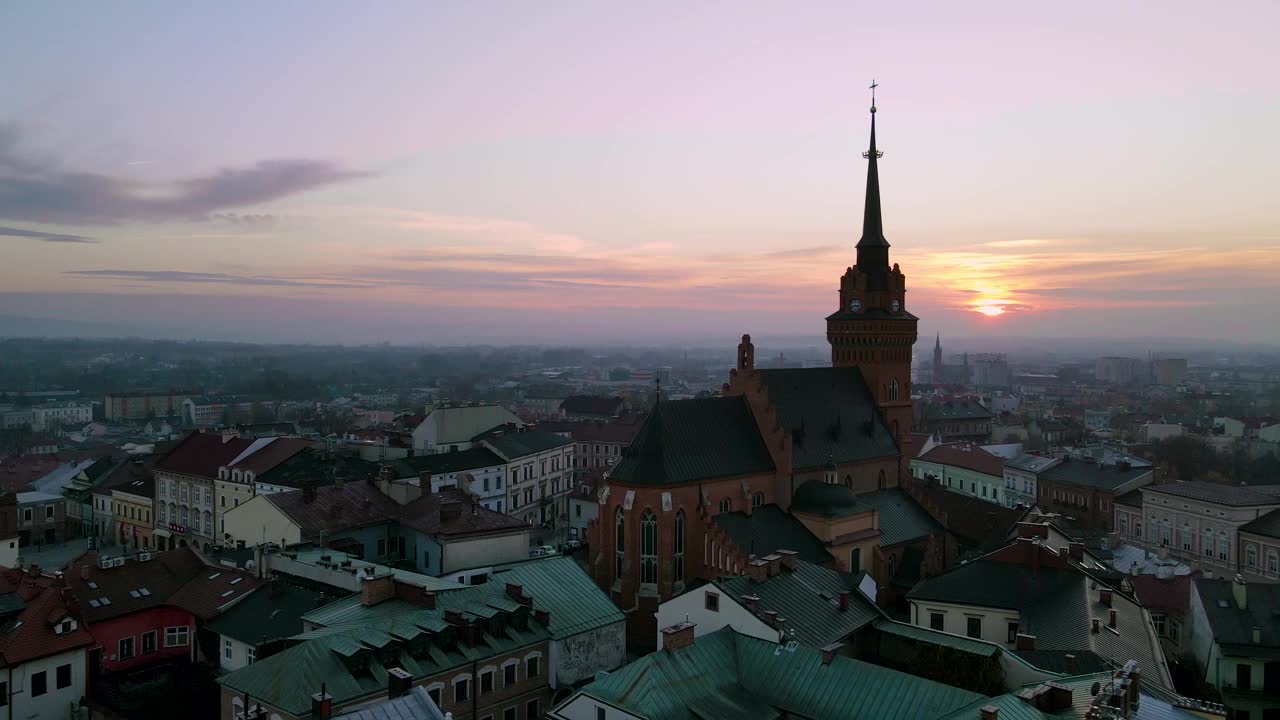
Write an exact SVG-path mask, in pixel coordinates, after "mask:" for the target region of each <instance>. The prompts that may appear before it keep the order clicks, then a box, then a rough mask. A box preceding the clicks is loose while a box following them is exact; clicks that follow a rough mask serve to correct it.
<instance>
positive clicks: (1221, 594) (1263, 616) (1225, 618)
mask: <svg viewBox="0 0 1280 720" xmlns="http://www.w3.org/2000/svg"><path fill="white" fill-rule="evenodd" d="M1233 582H1234V581H1233V580H1228V579H1226V578H1214V579H1207V578H1199V579H1197V580H1196V581H1195V590H1196V592H1197V593H1199V594H1200V604H1201V605H1202V606H1203V607H1204V612H1205V616H1206V617H1207V618H1208V620H1209V628H1210V629H1211V630H1212V631H1213V639H1214V641H1215V642H1217V643H1218V644H1219V645H1220V646H1222V652H1223V654H1224V655H1232V656H1237V657H1259V658H1268V659H1270V660H1280V622H1277V621H1276V619H1277V617H1280V585H1273V584H1268V583H1248V584H1245V585H1244V593H1245V601H1246V602H1245V607H1240V604H1239V603H1237V602H1236V598H1235V595H1234V593H1233V588H1232V583H1233ZM1255 629H1257V630H1258V642H1254V641H1253V633H1254V630H1255Z"/></svg>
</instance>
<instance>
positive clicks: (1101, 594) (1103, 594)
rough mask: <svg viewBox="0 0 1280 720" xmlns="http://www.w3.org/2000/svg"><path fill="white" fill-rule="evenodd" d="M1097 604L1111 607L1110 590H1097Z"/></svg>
mask: <svg viewBox="0 0 1280 720" xmlns="http://www.w3.org/2000/svg"><path fill="white" fill-rule="evenodd" d="M1098 602H1100V603H1102V604H1103V605H1106V606H1107V607H1111V588H1098Z"/></svg>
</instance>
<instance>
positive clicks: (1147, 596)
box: [1129, 574, 1194, 617]
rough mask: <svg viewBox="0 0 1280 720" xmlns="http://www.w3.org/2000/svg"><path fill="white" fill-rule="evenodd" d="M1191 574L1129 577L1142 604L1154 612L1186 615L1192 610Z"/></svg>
mask: <svg viewBox="0 0 1280 720" xmlns="http://www.w3.org/2000/svg"><path fill="white" fill-rule="evenodd" d="M1193 579H1194V578H1193V577H1192V576H1191V575H1190V574H1187V575H1173V576H1171V577H1167V578H1162V577H1157V576H1156V575H1134V576H1132V577H1130V578H1129V582H1131V583H1132V584H1133V593H1134V595H1135V596H1136V597H1137V598H1138V602H1140V603H1142V606H1143V607H1145V608H1146V609H1148V610H1150V611H1151V612H1153V613H1168V614H1171V615H1174V616H1176V617H1186V616H1187V613H1188V612H1190V610H1191V584H1192V580H1193Z"/></svg>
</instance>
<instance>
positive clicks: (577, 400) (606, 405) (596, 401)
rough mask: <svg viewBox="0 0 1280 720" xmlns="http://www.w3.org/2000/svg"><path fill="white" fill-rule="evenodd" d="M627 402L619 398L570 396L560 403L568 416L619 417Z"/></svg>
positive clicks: (561, 408)
mask: <svg viewBox="0 0 1280 720" xmlns="http://www.w3.org/2000/svg"><path fill="white" fill-rule="evenodd" d="M624 405H625V402H624V401H623V399H622V398H620V397H617V396H599V395H570V396H569V397H567V398H565V399H564V401H563V402H561V403H560V410H561V411H563V412H564V413H566V414H568V415H618V414H620V413H621V412H622V408H623V406H624Z"/></svg>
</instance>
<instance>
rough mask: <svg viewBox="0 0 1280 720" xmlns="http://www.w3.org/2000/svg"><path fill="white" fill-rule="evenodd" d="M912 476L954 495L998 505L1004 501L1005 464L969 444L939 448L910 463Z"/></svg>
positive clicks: (938, 446) (945, 445)
mask: <svg viewBox="0 0 1280 720" xmlns="http://www.w3.org/2000/svg"><path fill="white" fill-rule="evenodd" d="M911 475H912V477H915V478H919V479H922V480H924V479H931V480H933V481H935V482H937V483H938V485H939V486H940V487H943V488H946V489H947V490H950V491H951V492H955V493H960V494H962V495H969V496H971V497H976V498H981V499H983V500H986V501H987V502H990V503H995V504H997V505H1004V504H1007V501H1006V498H1005V497H1004V493H1003V491H1004V485H1005V482H1004V460H1003V459H1002V458H999V457H996V456H995V455H992V454H991V453H989V452H987V451H986V450H983V449H982V448H981V447H979V446H977V445H973V444H970V443H948V444H943V445H937V446H935V447H934V448H933V449H931V450H930V451H929V452H927V453H925V454H924V455H921V456H920V457H917V458H912V460H911Z"/></svg>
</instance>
